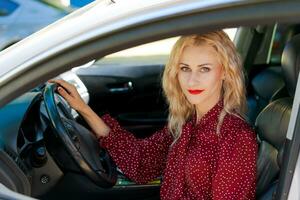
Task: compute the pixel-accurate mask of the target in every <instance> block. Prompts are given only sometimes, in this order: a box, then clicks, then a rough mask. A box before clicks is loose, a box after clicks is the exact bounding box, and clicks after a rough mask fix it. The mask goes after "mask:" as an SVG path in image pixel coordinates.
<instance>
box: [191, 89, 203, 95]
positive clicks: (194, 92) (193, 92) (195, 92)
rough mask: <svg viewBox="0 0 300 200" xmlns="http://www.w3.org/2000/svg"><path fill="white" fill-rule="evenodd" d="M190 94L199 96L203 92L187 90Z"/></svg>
mask: <svg viewBox="0 0 300 200" xmlns="http://www.w3.org/2000/svg"><path fill="white" fill-rule="evenodd" d="M188 91H189V93H190V94H194V95H196V94H200V93H201V92H203V91H204V90H188Z"/></svg>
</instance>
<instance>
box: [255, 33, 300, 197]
mask: <svg viewBox="0 0 300 200" xmlns="http://www.w3.org/2000/svg"><path fill="white" fill-rule="evenodd" d="M298 59H300V35H296V36H294V37H293V38H292V39H291V40H290V41H289V42H288V43H287V44H286V46H285V48H284V51H283V55H282V71H283V76H284V80H285V84H286V87H287V90H288V93H289V95H290V97H285V98H280V99H278V100H276V101H273V102H271V103H270V104H268V105H267V106H266V107H265V108H264V109H263V110H262V112H261V113H260V114H259V115H258V117H257V119H256V122H255V127H256V131H257V134H258V141H259V153H258V161H257V199H259V200H269V199H273V198H274V196H275V193H276V187H277V185H278V178H279V172H280V166H281V160H282V155H283V148H284V143H285V140H286V133H287V129H288V124H289V120H290V115H291V111H292V104H293V97H294V93H295V89H296V84H297V78H298V74H299V69H300V63H299V62H297V60H298Z"/></svg>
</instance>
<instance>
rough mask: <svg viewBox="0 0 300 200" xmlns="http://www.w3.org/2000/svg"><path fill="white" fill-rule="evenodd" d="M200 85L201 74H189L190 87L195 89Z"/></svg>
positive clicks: (188, 82)
mask: <svg viewBox="0 0 300 200" xmlns="http://www.w3.org/2000/svg"><path fill="white" fill-rule="evenodd" d="M198 83H199V74H198V73H196V72H191V73H190V74H189V77H188V80H187V84H188V86H189V87H193V86H195V85H197V84H198Z"/></svg>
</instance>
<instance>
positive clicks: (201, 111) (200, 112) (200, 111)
mask: <svg viewBox="0 0 300 200" xmlns="http://www.w3.org/2000/svg"><path fill="white" fill-rule="evenodd" d="M219 100H220V97H219V98H216V99H214V100H211V101H209V103H208V104H205V105H196V106H195V107H196V114H197V121H199V120H200V119H201V118H202V117H203V116H204V115H205V114H206V113H207V112H208V111H209V110H210V109H212V108H213V107H214V106H215V105H216V104H217V103H218V102H219Z"/></svg>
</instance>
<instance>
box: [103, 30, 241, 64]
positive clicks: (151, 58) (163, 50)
mask: <svg viewBox="0 0 300 200" xmlns="http://www.w3.org/2000/svg"><path fill="white" fill-rule="evenodd" d="M224 31H225V32H226V33H227V34H228V36H229V37H230V39H231V40H233V39H234V37H235V34H236V31H237V28H230V29H224ZM177 39H178V37H174V38H169V39H165V40H159V41H156V42H151V43H148V44H143V45H140V46H137V47H133V48H130V49H126V50H123V51H119V52H117V53H114V54H111V55H108V56H106V57H104V58H102V59H101V60H99V61H97V64H98V66H99V65H100V66H101V65H108V64H120V65H141V64H143V65H145V64H150V65H151V64H152V65H153V64H165V63H166V61H167V59H168V55H169V53H170V51H171V48H172V46H173V45H174V43H175V42H176V40H177Z"/></svg>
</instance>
